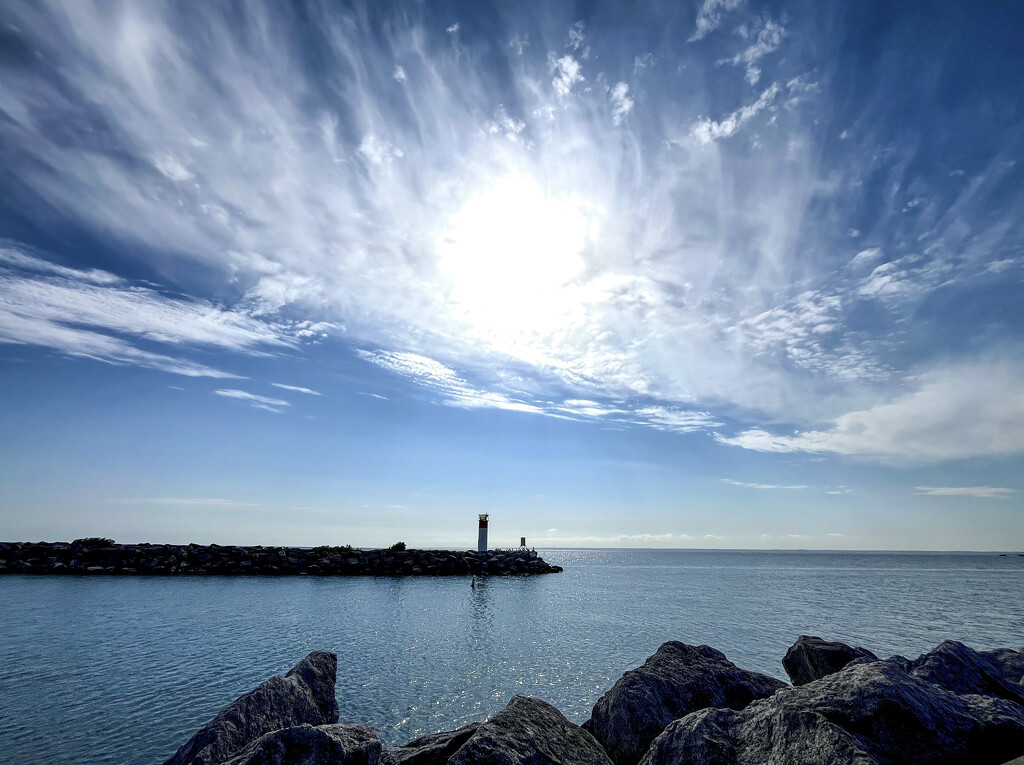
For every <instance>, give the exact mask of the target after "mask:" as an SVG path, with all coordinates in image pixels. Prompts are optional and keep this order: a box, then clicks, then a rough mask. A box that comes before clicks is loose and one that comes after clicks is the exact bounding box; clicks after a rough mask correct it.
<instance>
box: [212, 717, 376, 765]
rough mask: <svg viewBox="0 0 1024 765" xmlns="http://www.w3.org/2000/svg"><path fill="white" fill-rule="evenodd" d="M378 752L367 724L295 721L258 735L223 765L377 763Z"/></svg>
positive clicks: (351, 764)
mask: <svg viewBox="0 0 1024 765" xmlns="http://www.w3.org/2000/svg"><path fill="white" fill-rule="evenodd" d="M380 753H381V744H380V739H379V738H378V737H377V731H375V730H374V729H373V728H371V727H370V726H368V725H321V726H319V727H313V726H311V725H299V726H295V727H292V728H284V729H282V730H276V731H273V732H272V733H267V734H265V735H263V736H260V737H259V738H258V739H256V740H255V741H253V742H252V743H251V744H249V746H247V747H246V748H245V749H243V750H242V751H241V752H240V753H239V754H238V755H236V756H235V757H232V758H231V759H230V760H227V761H226V762H224V764H223V765H319V763H325V764H326V763H330V764H331V765H378V763H379V762H380Z"/></svg>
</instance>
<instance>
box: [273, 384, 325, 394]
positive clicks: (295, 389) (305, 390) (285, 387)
mask: <svg viewBox="0 0 1024 765" xmlns="http://www.w3.org/2000/svg"><path fill="white" fill-rule="evenodd" d="M270 384H271V385H273V386H274V387H275V388H281V390H290V391H293V392H294V393H305V394H306V395H309V396H322V395H323V394H322V393H319V392H318V391H315V390H313V389H312V388H303V387H302V386H300V385H286V384H285V383H270Z"/></svg>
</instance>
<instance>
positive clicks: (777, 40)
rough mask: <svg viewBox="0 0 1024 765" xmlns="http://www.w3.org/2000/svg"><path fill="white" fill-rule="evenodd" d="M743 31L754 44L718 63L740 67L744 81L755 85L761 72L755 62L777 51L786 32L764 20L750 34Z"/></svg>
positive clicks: (769, 20) (770, 21) (773, 23)
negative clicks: (742, 70) (743, 69)
mask: <svg viewBox="0 0 1024 765" xmlns="http://www.w3.org/2000/svg"><path fill="white" fill-rule="evenodd" d="M743 31H744V32H745V33H746V34H747V35H749V34H753V35H754V38H755V39H754V42H753V43H752V44H751V45H749V46H748V47H746V48H744V49H743V50H742V51H740V52H739V53H737V54H736V55H735V56H733V57H732V58H728V59H723V60H722V61H720V62H719V63H730V64H734V65H736V66H740V65H742V66H743V67H744V68H745V70H746V71H745V78H744V79H746V81H747V82H748V83H750V84H751V85H755V84H757V81H758V80H759V79H760V78H761V70H760V68H759V67H757V66H756V62H757V61H759V60H761V59H762V58H764V57H765V56H767V55H768V54H769V53H774V52H775V51H776V50H778V48H779V45H781V44H782V37H783V35H785V33H786V30H785V29H783V27H782V25H781V24H779V23H778V22H775V21H772V20H771V19H764V20H763V21H760V22H759V23H758V24H757V25H756V26H755V28H754V30H753V31H752V32H749V31H747V30H746V29H745V28H744V29H743ZM745 36H746V35H745Z"/></svg>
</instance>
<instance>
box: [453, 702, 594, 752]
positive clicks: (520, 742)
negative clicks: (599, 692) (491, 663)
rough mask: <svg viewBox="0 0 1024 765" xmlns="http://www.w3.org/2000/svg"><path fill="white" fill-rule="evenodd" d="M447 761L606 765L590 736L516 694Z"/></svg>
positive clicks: (552, 710)
mask: <svg viewBox="0 0 1024 765" xmlns="http://www.w3.org/2000/svg"><path fill="white" fill-rule="evenodd" d="M448 765H611V761H610V760H609V759H608V756H607V755H606V754H605V752H604V750H603V749H602V748H601V745H600V744H598V743H597V741H595V740H594V737H593V736H591V735H590V734H589V733H587V732H586V731H585V730H583V729H582V728H580V727H579V726H578V725H573V724H572V723H571V722H569V721H568V720H566V719H565V717H564V716H563V715H562V713H561V712H559V711H558V710H557V709H555V708H554V707H553V706H551V705H550V704H548V703H547V702H546V701H541V700H540V699H537V698H532V697H530V698H526V697H523V696H516V697H515V698H513V699H512V701H510V702H509V704H508V706H507V707H505V709H504V710H503V711H501V712H499V713H498V714H497V715H495V716H494V717H493V718H491V719H490V720H488V721H487V722H485V723H483V724H481V725H480V727H479V728H477V730H476V732H475V733H474V734H473V735H472V737H470V739H469V740H468V741H467V742H466V743H465V744H464V745H463V746H462V747H460V748H459V750H458V751H456V752H455V754H454V755H452V757H451V758H450V759H449V760H448Z"/></svg>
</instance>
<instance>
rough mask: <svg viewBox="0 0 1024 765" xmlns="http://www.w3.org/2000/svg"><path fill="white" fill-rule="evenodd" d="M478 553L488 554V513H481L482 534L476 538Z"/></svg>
mask: <svg viewBox="0 0 1024 765" xmlns="http://www.w3.org/2000/svg"><path fill="white" fill-rule="evenodd" d="M476 551H477V552H487V513H480V534H479V536H477V538H476Z"/></svg>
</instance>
